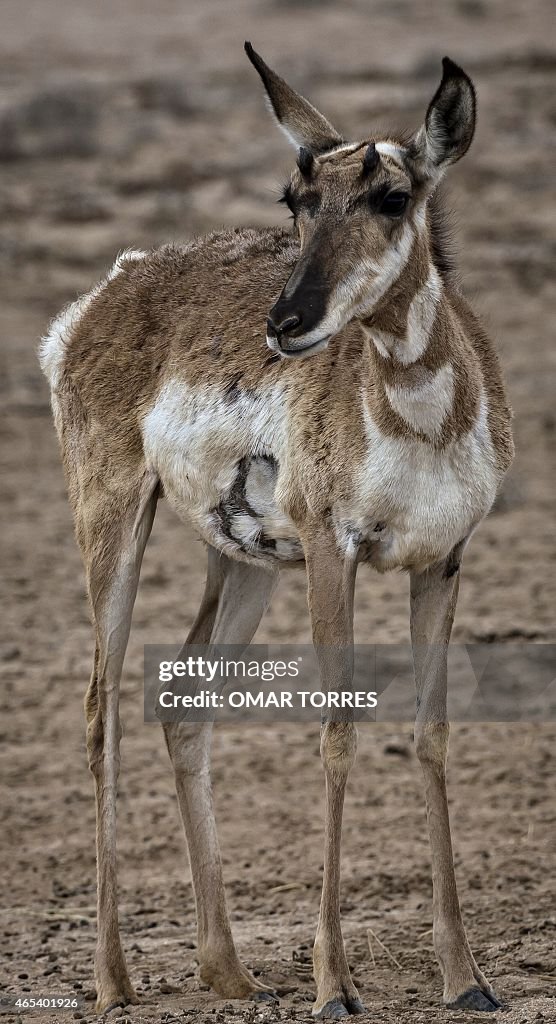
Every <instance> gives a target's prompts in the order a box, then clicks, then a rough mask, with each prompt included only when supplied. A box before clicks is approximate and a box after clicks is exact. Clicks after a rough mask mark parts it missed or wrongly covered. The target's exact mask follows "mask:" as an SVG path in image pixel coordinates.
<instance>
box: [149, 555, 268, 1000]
mask: <svg viewBox="0 0 556 1024" xmlns="http://www.w3.org/2000/svg"><path fill="white" fill-rule="evenodd" d="M277 577H278V574H277V573H276V572H272V571H268V570H266V569H263V568H260V569H259V568H258V567H256V566H251V565H246V564H244V563H242V562H235V561H232V560H231V559H229V558H228V557H227V556H226V555H224V554H221V553H219V552H218V551H216V550H215V549H214V548H209V552H208V574H207V585H206V589H205V596H204V598H203V603H202V605H201V610H200V612H199V615H198V616H197V619H196V622H195V624H194V625H193V628H192V630H191V632H190V634H189V636H188V638H187V641H186V645H185V648H184V651H185V650H186V649H187V645H188V644H207V643H209V642H210V644H211V646H213V647H219V646H221V645H222V646H224V645H226V644H234V645H238V644H239V645H240V646H247V645H248V644H250V643H251V640H252V639H253V636H254V634H255V631H256V629H257V627H258V625H259V622H260V620H261V618H262V616H263V614H264V612H265V610H266V607H267V605H268V602H269V600H270V597H271V595H272V591H273V589H274V587H275V584H276V580H277ZM164 735H165V738H166V743H167V746H168V751H169V754H170V757H171V760H172V764H173V767H174V772H175V777H176V789H177V794H178V802H179V807H180V812H181V817H182V821H183V826H184V831H185V834H186V838H187V844H188V849H189V860H190V864H191V875H192V879H193V888H194V891H195V903H196V908H197V934H198V956H199V967H200V975H201V978H202V980H203V981H204V982H206V983H207V984H208V985H210V986H211V987H212V988H213V989H214V990H215V991H216V992H218V994H219V995H221V996H224V997H225V998H228V999H247V998H252V999H273V998H274V994H273V992H272V991H271V990H270V989H269V987H268V986H267V985H264V984H262V983H261V982H259V981H257V980H256V978H254V977H253V975H252V974H251V973H250V972H249V971H248V970H247V968H246V967H244V966H243V964H242V963H241V961H240V959H239V957H238V954H237V952H236V948H235V945H234V940H233V936H232V930H231V928H230V921H229V918H228V910H227V907H226V896H225V892H224V879H223V877H222V862H221V859H220V849H219V844H218V834H217V831H216V821H215V818H214V808H213V802H212V788H211V781H210V747H211V737H212V722H197V723H193V722H192V723H186V722H182V723H179V722H178V723H167V724H165V726H164Z"/></svg>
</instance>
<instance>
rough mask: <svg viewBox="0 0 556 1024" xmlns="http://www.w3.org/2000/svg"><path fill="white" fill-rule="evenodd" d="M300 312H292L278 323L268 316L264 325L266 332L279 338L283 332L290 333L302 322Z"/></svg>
mask: <svg viewBox="0 0 556 1024" xmlns="http://www.w3.org/2000/svg"><path fill="white" fill-rule="evenodd" d="M302 319H303V318H302V316H301V313H293V314H290V316H287V317H285V319H284V320H281V321H280V322H279V323H276V321H275V320H273V319H272V317H270V316H269V318H268V320H267V322H266V325H267V328H268V333H269V335H270V336H271V337H274V338H280V337H282V336H283V335H284V334H292V333H293V331H295V330H296V328H298V327H299V326H300V325H301V322H302Z"/></svg>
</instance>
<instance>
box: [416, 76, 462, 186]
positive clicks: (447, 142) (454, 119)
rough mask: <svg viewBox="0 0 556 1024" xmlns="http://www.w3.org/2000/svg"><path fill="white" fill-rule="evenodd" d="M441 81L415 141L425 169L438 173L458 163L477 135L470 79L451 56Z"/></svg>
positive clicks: (418, 156) (430, 172)
mask: <svg viewBox="0 0 556 1024" xmlns="http://www.w3.org/2000/svg"><path fill="white" fill-rule="evenodd" d="M442 71H443V74H442V81H441V83H440V85H439V86H438V89H437V90H436V92H435V94H434V96H433V98H432V100H431V102H430V105H429V109H428V110H427V116H426V118H425V123H424V125H423V126H422V128H420V129H419V131H418V132H417V134H416V135H415V137H414V140H413V146H412V149H413V153H414V155H415V157H416V158H417V159H418V160H420V161H422V162H423V164H424V170H425V172H427V170H428V173H429V174H432V175H433V176H434V173H435V171H437V170H439V169H443V168H444V167H445V166H446V165H447V164H453V163H455V162H456V160H459V159H460V158H461V157H462V156H463V155H464V154H465V153H467V150H468V149H469V147H470V145H471V142H472V139H473V135H474V133H475V118H476V106H477V105H476V99H475V88H474V86H473V82H472V81H471V79H470V78H469V77H468V76H467V75H466V74H465V71H463V70H462V68H460V67H458V65H457V64H454V62H453V61H452V60H450V58H449V57H444V59H443V61H442Z"/></svg>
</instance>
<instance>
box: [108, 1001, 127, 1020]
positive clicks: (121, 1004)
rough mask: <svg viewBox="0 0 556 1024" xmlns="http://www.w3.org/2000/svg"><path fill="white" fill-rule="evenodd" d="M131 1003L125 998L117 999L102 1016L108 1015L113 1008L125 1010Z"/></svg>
mask: <svg viewBox="0 0 556 1024" xmlns="http://www.w3.org/2000/svg"><path fill="white" fill-rule="evenodd" d="M128 1005H129V1004H128V1003H126V1002H125V1000H124V999H120V1000H117V1001H116V1002H115V1003H110V1004H109V1005H108V1006H107V1007H106V1008H105V1009H104V1010H103V1011H102V1016H103V1017H107V1016H108V1014H109V1013H112V1010H123V1009H124V1008H125V1007H126V1006H128Z"/></svg>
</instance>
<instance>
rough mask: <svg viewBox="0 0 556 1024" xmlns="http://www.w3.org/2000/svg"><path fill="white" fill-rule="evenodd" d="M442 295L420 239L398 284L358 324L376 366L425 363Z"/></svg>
mask: <svg viewBox="0 0 556 1024" xmlns="http://www.w3.org/2000/svg"><path fill="white" fill-rule="evenodd" d="M443 291H444V288H443V284H442V279H441V277H440V275H439V273H438V271H437V269H436V267H435V265H434V263H433V261H432V258H431V256H430V252H429V248H428V245H427V243H426V240H425V238H423V237H422V236H420V237H418V239H417V240H416V241H415V244H414V246H413V248H412V250H411V253H410V256H409V260H408V262H407V264H406V265H405V266H404V267H402V268H401V273H400V275H399V277H398V278H397V280H395V281H394V282H393V284H392V285H391V287H390V288H389V289H388V291H387V293H386V294H385V295H384V297H383V298H382V300H381V301H380V303H379V304H378V305H377V306H376V307H375V308H374V309H373V312H372V314H371V315H370V316H367V317H365V318H364V319H363V320H362V321H361V323H362V326H363V330H364V332H365V334H366V335H367V336H368V337H369V338H370V340H371V342H372V347H373V349H374V350H375V352H376V354H377V355H378V357H379V365H383V363H390V364H392V366H393V367H394V366H396V367H398V369H401V368H402V367H409V366H412V365H414V364H415V363H420V362H422V361H423V360H426V357H427V350H428V348H429V344H430V342H431V339H432V338H433V334H434V328H435V322H436V320H437V318H438V313H439V310H440V308H441V306H442V300H443Z"/></svg>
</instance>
